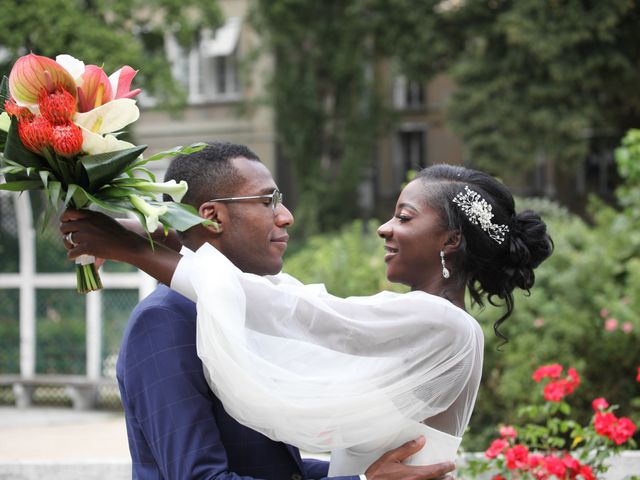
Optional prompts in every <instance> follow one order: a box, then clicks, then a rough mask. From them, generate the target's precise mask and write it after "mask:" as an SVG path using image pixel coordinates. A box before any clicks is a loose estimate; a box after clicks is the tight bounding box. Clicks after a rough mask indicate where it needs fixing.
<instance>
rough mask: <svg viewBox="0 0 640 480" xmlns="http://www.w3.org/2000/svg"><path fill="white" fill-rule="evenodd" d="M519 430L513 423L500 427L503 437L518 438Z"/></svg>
mask: <svg viewBox="0 0 640 480" xmlns="http://www.w3.org/2000/svg"><path fill="white" fill-rule="evenodd" d="M517 434H518V432H517V431H516V429H515V428H513V427H512V426H511V425H503V426H502V427H500V436H501V437H502V438H516V435H517Z"/></svg>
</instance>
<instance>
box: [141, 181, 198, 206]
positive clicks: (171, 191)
mask: <svg viewBox="0 0 640 480" xmlns="http://www.w3.org/2000/svg"><path fill="white" fill-rule="evenodd" d="M188 188H189V187H188V186H187V182H185V181H184V180H181V181H180V183H176V181H175V180H169V181H168V182H164V183H154V182H144V183H141V184H139V185H136V189H138V190H142V191H144V192H152V193H166V194H167V195H170V196H171V198H172V199H173V201H174V202H178V203H180V201H181V200H182V197H184V196H185V194H186V193H187V190H188Z"/></svg>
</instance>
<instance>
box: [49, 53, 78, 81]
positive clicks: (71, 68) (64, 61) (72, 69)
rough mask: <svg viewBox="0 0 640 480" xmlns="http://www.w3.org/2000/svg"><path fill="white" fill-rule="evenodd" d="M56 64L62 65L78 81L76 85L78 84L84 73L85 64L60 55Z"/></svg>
mask: <svg viewBox="0 0 640 480" xmlns="http://www.w3.org/2000/svg"><path fill="white" fill-rule="evenodd" d="M56 62H57V63H58V64H60V65H62V67H63V68H64V69H65V70H66V71H67V72H69V74H70V75H71V76H72V77H73V79H74V80H75V81H76V84H78V82H79V81H80V77H81V76H82V74H83V73H84V62H83V61H82V60H78V59H77V58H75V57H72V56H71V55H67V54H64V55H58V56H57V57H56Z"/></svg>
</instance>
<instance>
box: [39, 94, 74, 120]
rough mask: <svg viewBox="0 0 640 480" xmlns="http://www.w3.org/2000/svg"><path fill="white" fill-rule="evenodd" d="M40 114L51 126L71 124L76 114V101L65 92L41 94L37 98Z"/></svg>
mask: <svg viewBox="0 0 640 480" xmlns="http://www.w3.org/2000/svg"><path fill="white" fill-rule="evenodd" d="M38 105H39V106H40V114H41V115H42V116H43V117H44V118H46V119H47V120H48V121H49V123H51V124H52V125H64V124H68V123H70V122H71V120H72V119H73V115H74V114H75V113H76V99H75V98H73V95H71V94H70V93H69V92H67V91H66V90H62V89H61V90H56V91H55V92H53V93H47V92H42V94H41V95H40V97H38Z"/></svg>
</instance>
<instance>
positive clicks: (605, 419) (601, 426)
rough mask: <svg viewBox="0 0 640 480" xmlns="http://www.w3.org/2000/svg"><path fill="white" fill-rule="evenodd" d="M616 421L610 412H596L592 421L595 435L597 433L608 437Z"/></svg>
mask: <svg viewBox="0 0 640 480" xmlns="http://www.w3.org/2000/svg"><path fill="white" fill-rule="evenodd" d="M616 420H617V418H616V416H615V415H614V414H613V413H611V412H609V413H601V412H597V413H596V416H595V418H594V420H593V426H594V427H595V429H596V433H598V435H602V436H604V437H608V436H609V434H611V432H612V431H613V427H614V425H615V423H616Z"/></svg>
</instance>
